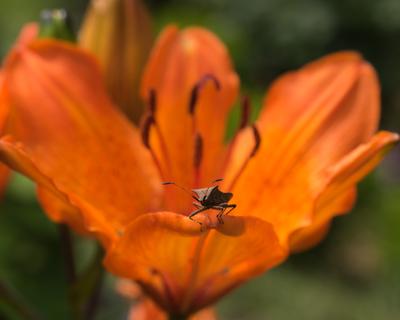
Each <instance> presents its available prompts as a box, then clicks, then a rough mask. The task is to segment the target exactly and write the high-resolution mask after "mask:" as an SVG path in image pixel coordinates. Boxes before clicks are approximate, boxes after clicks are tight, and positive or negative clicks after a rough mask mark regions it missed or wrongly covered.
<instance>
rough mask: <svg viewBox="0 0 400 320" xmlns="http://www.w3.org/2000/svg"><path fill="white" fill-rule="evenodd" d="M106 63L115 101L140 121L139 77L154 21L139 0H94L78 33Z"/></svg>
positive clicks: (148, 48) (106, 73) (103, 64)
mask: <svg viewBox="0 0 400 320" xmlns="http://www.w3.org/2000/svg"><path fill="white" fill-rule="evenodd" d="M79 43H80V45H81V46H82V47H84V48H86V49H88V50H90V51H91V52H93V53H94V54H95V55H96V56H97V58H98V60H99V61H100V64H101V65H102V67H103V71H104V76H105V80H106V83H107V86H108V89H109V92H110V94H111V96H112V98H113V99H114V102H115V103H116V104H117V105H118V106H119V107H120V108H121V110H122V111H123V112H124V113H125V114H126V115H127V116H128V117H129V118H130V119H131V120H133V121H135V122H138V120H139V117H140V115H141V113H142V107H143V106H142V103H141V101H140V99H139V97H138V86H139V79H140V75H141V73H142V67H143V65H144V63H145V61H146V58H147V55H148V53H149V50H150V47H151V43H152V31H151V21H150V17H149V14H148V12H147V10H146V8H145V7H144V5H143V3H142V2H141V1H139V0H93V1H91V4H90V7H89V9H88V11H87V14H86V17H85V20H84V23H83V25H82V28H81V32H80V35H79Z"/></svg>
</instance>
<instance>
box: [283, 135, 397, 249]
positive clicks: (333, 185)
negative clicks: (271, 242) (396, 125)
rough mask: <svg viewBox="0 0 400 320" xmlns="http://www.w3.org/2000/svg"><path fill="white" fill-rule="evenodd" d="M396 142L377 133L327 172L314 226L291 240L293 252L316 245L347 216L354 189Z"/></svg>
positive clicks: (302, 230) (314, 218) (317, 204)
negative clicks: (340, 217) (337, 217)
mask: <svg viewBox="0 0 400 320" xmlns="http://www.w3.org/2000/svg"><path fill="white" fill-rule="evenodd" d="M398 141H399V136H398V135H397V134H394V133H391V132H385V131H382V132H379V133H378V134H376V135H375V136H374V137H373V138H372V139H371V140H370V141H369V142H368V143H365V144H363V145H361V146H359V147H358V148H356V149H355V150H354V151H352V152H351V153H350V154H348V155H347V156H346V157H344V158H343V159H342V160H341V161H340V162H338V163H337V164H335V165H333V166H332V167H330V168H328V169H327V170H326V173H325V174H326V175H327V176H329V178H328V179H327V182H326V186H325V187H324V188H323V189H322V191H321V193H320V194H319V195H318V198H317V202H316V209H315V214H314V217H313V224H312V225H311V226H310V227H307V228H304V229H300V230H298V231H297V232H295V233H294V234H293V235H292V237H291V238H290V241H291V248H292V250H293V251H300V250H304V249H307V248H308V247H310V246H312V245H314V244H315V243H316V242H318V238H320V236H318V235H321V236H322V235H323V230H324V229H327V225H328V223H329V221H330V220H331V219H332V218H333V217H334V216H335V215H338V214H343V213H345V212H347V211H348V210H349V209H350V208H351V207H352V205H353V202H354V198H355V197H354V195H355V190H354V189H353V186H354V185H355V184H356V183H357V182H359V181H360V180H361V179H362V178H363V177H365V176H366V175H367V174H368V173H369V172H370V171H371V170H372V169H373V168H375V167H376V166H377V165H378V164H379V162H380V161H381V160H382V159H383V157H384V156H385V154H386V153H387V152H388V151H389V150H391V149H392V148H393V146H394V145H395V144H396V143H397V142H398Z"/></svg>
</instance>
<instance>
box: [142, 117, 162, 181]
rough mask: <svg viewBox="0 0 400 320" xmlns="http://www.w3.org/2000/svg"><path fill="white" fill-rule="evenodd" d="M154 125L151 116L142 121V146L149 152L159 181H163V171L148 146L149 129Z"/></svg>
mask: <svg viewBox="0 0 400 320" xmlns="http://www.w3.org/2000/svg"><path fill="white" fill-rule="evenodd" d="M153 125H155V120H154V117H153V115H152V114H150V115H148V116H147V118H145V120H144V121H143V125H142V141H143V144H144V146H145V147H146V148H147V149H148V150H149V151H150V154H151V157H152V158H153V161H154V163H155V164H156V166H157V169H158V173H159V174H160V177H161V179H164V178H165V176H164V174H163V170H162V167H161V164H160V161H159V160H158V158H157V155H156V153H155V152H154V150H153V149H152V148H151V146H150V131H151V127H152V126H153Z"/></svg>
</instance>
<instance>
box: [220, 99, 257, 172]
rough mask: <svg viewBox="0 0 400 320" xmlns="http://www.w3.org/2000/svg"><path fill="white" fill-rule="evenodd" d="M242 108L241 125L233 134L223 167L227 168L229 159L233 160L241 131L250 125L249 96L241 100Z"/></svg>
mask: <svg viewBox="0 0 400 320" xmlns="http://www.w3.org/2000/svg"><path fill="white" fill-rule="evenodd" d="M241 109H242V110H241V111H242V113H241V117H240V122H239V127H238V129H237V131H236V133H235V135H234V136H233V138H232V140H231V142H230V143H229V146H228V150H227V152H226V155H225V160H224V166H223V168H226V167H227V165H228V163H229V161H230V160H231V157H232V152H233V150H234V149H235V147H236V143H237V139H238V135H239V132H240V131H241V130H243V129H244V128H246V127H247V126H248V123H249V119H250V114H251V104H250V98H249V97H248V96H243V98H242V101H241Z"/></svg>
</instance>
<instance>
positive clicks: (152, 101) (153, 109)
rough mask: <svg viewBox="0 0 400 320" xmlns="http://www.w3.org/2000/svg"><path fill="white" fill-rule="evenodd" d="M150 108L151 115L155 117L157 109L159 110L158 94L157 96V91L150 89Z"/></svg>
mask: <svg viewBox="0 0 400 320" xmlns="http://www.w3.org/2000/svg"><path fill="white" fill-rule="evenodd" d="M148 106H149V112H150V114H152V115H153V116H154V115H155V113H156V109H157V94H156V90H155V89H150V91H149V102H148Z"/></svg>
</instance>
